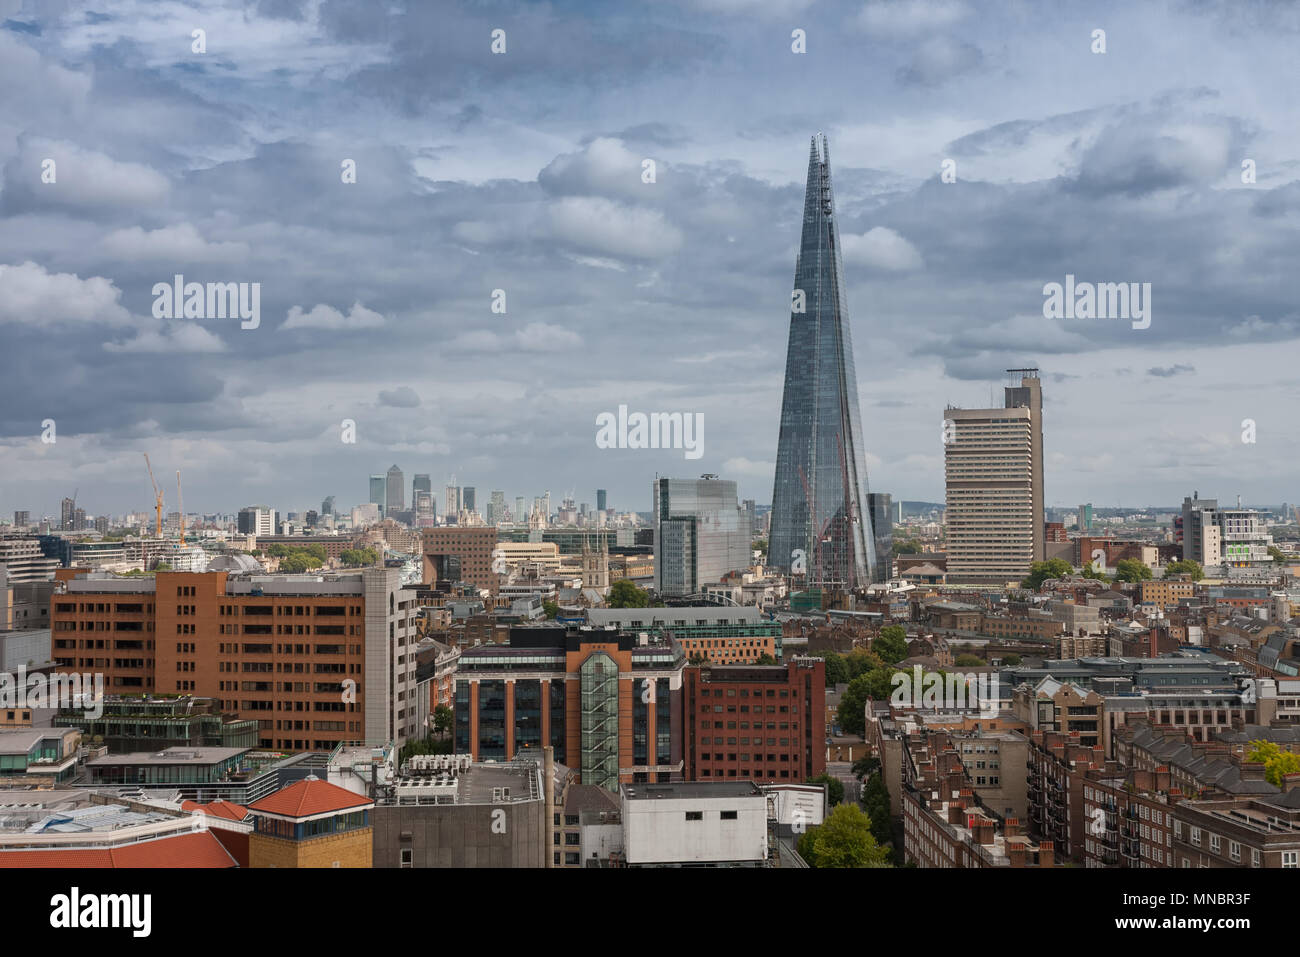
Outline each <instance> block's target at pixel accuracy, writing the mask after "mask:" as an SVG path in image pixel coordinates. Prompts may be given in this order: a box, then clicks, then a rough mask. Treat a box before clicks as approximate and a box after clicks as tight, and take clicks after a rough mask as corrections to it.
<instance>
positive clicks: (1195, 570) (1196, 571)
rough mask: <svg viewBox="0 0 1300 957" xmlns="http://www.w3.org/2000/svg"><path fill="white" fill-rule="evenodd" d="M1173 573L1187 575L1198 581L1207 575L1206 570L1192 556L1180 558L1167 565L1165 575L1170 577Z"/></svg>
mask: <svg viewBox="0 0 1300 957" xmlns="http://www.w3.org/2000/svg"><path fill="white" fill-rule="evenodd" d="M1171 575H1186V576H1187V577H1189V578H1190V579H1191V580H1192V581H1194V582H1198V581H1200V580H1201V579H1202V578H1204V577H1205V570H1204V569H1202V568H1201V566H1200V565H1199V564H1197V563H1196V562H1194V561H1192V560H1191V559H1190V558H1180V559H1179V560H1178V561H1176V562H1170V563H1169V564H1168V565H1166V566H1165V577H1166V578H1169V577H1170V576H1171Z"/></svg>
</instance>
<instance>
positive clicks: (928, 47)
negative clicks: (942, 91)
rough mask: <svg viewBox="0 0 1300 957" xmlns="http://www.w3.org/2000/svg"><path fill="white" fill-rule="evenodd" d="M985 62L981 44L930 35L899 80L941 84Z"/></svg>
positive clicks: (918, 47) (917, 50) (907, 82)
mask: <svg viewBox="0 0 1300 957" xmlns="http://www.w3.org/2000/svg"><path fill="white" fill-rule="evenodd" d="M983 62H984V54H983V53H981V52H980V51H979V48H978V47H975V46H973V45H971V44H969V43H963V42H961V41H960V40H954V39H953V38H951V37H945V36H936V37H929V38H927V39H925V40H923V41H922V42H921V43H920V45H918V46H917V48H916V50H915V52H914V53H913V54H912V59H911V61H910V62H909V63H908V64H907V66H905V67H903V69H901V70H900V71H899V73H898V79H899V82H901V83H903V84H905V85H908V86H940V85H941V84H943V83H946V82H947V81H949V80H952V79H955V78H956V77H959V76H961V75H962V74H963V73H969V72H970V71H971V70H974V69H975V68H976V67H978V66H979V65H980V64H981V63H983Z"/></svg>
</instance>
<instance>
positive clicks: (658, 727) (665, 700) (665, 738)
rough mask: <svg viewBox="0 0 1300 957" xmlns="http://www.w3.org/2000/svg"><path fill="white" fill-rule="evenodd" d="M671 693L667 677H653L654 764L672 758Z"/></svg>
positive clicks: (667, 761) (663, 762) (669, 760)
mask: <svg viewBox="0 0 1300 957" xmlns="http://www.w3.org/2000/svg"><path fill="white" fill-rule="evenodd" d="M671 695H672V693H671V692H670V691H669V690H668V679H667V678H656V679H655V762H654V763H655V764H671V763H672V760H673V725H672V721H673V719H672V711H673V702H672V696H671Z"/></svg>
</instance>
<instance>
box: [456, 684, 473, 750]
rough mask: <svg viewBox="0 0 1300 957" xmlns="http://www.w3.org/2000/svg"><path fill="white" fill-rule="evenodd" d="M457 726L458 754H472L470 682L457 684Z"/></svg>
mask: <svg viewBox="0 0 1300 957" xmlns="http://www.w3.org/2000/svg"><path fill="white" fill-rule="evenodd" d="M453 710H454V711H455V725H456V753H457V754H470V753H472V749H471V748H470V744H469V722H470V714H469V711H470V708H469V682H468V681H457V682H456V706H455V708H454V709H453Z"/></svg>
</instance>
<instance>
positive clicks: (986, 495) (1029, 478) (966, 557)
mask: <svg viewBox="0 0 1300 957" xmlns="http://www.w3.org/2000/svg"><path fill="white" fill-rule="evenodd" d="M1008 376H1009V378H1010V382H1011V384H1010V385H1009V386H1007V388H1006V389H1005V390H1004V391H1005V394H1006V401H1005V406H1004V408H1001V409H960V408H956V407H953V406H949V407H948V408H947V409H945V410H944V432H943V436H944V480H945V486H946V492H947V514H946V519H945V521H946V525H947V533H948V543H947V554H948V576H947V580H948V582H949V583H950V584H983V585H995V586H996V585H1005V584H1007V583H1008V582H1012V581H1014V582H1019V581H1020V580H1021V579H1023V578H1024V577H1025V576H1026V575H1028V574H1029V566H1030V565H1031V564H1032V563H1033V562H1037V561H1042V560H1043V554H1044V550H1045V541H1046V525H1045V524H1044V521H1043V461H1042V450H1043V426H1042V387H1041V380H1040V379H1039V378H1038V370H1037V369H1009V370H1008Z"/></svg>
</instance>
